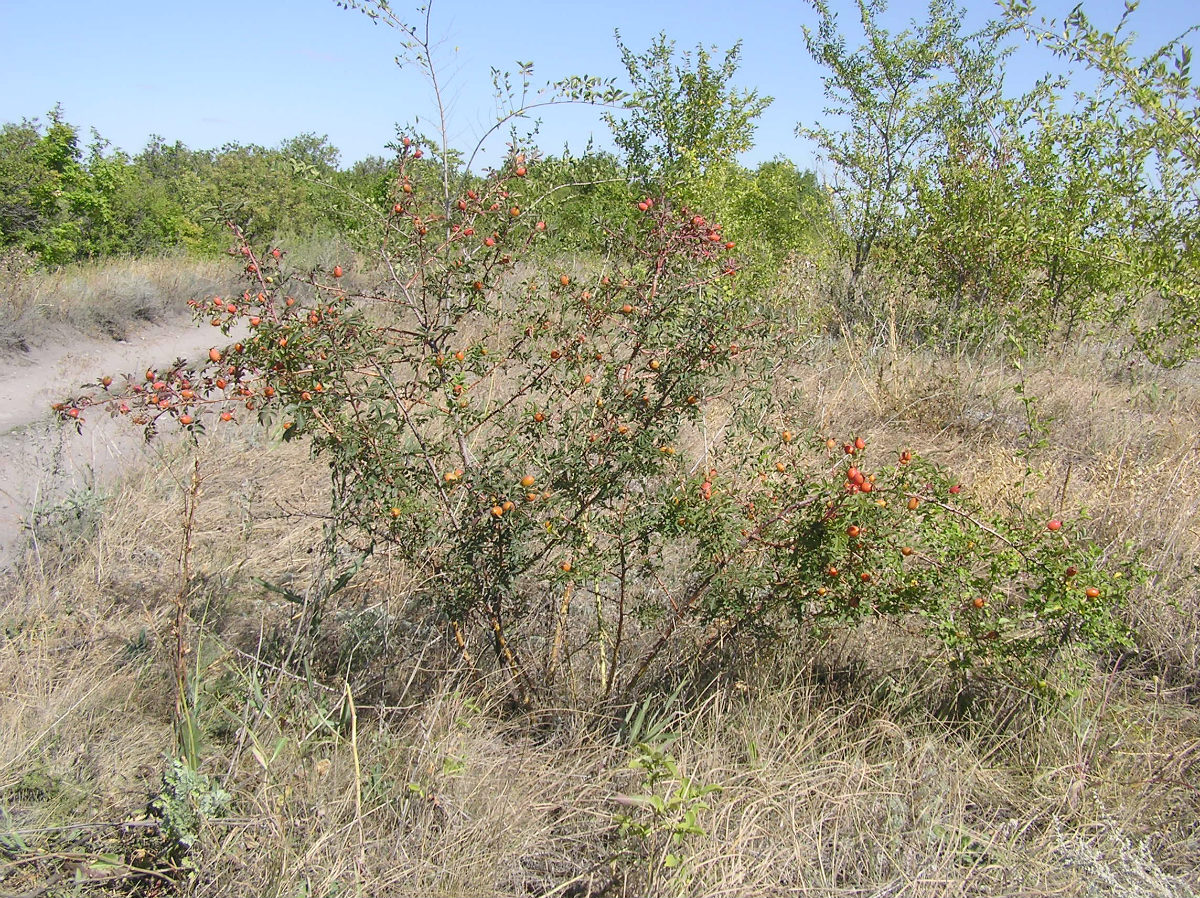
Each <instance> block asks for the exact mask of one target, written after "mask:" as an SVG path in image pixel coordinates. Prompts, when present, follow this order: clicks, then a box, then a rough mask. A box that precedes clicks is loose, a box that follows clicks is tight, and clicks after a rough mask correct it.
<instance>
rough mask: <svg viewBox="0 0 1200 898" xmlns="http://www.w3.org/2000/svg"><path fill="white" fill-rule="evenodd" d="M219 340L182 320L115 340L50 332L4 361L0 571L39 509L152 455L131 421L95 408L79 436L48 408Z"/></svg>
mask: <svg viewBox="0 0 1200 898" xmlns="http://www.w3.org/2000/svg"><path fill="white" fill-rule="evenodd" d="M215 336H216V339H217V340H223V338H222V337H221V335H220V334H216V335H215ZM214 342H215V341H214V334H213V333H212V332H211V329H208V328H200V327H197V326H196V325H195V324H193V323H192V321H191V320H190V319H187V318H181V319H179V320H177V321H174V322H170V323H166V324H162V325H154V326H151V327H147V328H145V329H143V330H141V331H139V332H137V333H136V334H135V335H133V336H131V338H130V339H128V340H121V341H116V342H114V341H112V340H105V339H98V338H95V337H85V336H83V335H81V334H79V333H76V332H74V331H66V330H64V331H59V332H55V333H49V334H46V335H45V336H44V338H43V339H42V340H41V342H40V345H38V346H36V347H34V348H33V349H32V350H31V351H29V352H26V353H14V354H12V355H8V356H3V357H0V459H3V464H2V466H0V567H9V566H11V564H12V563H13V561H14V560H15V559H16V558H17V556H18V553H19V552H20V550H21V548H22V546H23V545H25V544H26V542H27V540H28V524H29V522H30V521H31V520H32V519H33V516H34V513H35V509H37V508H43V509H45V508H48V507H52V506H54V505H55V504H61V503H63V502H64V501H70V500H71V499H72V498H79V497H80V496H83V495H85V494H86V491H89V490H91V489H92V487H93V486H95V485H103V484H104V483H105V482H108V481H110V480H111V479H112V478H113V477H115V476H116V475H117V474H119V473H120V472H122V471H124V470H127V469H128V468H129V467H130V466H131V465H133V464H135V463H137V462H138V461H140V460H142V459H144V458H145V457H146V454H147V453H148V452H149V451H152V450H148V449H147V448H146V447H145V446H144V445H143V443H142V439H141V435H140V431H139V430H138V428H136V427H133V426H131V425H130V424H129V422H127V421H124V420H120V421H116V420H112V419H110V418H109V417H108V416H107V414H105V413H103V412H101V411H99V410H94V411H92V412H90V413H88V414H86V415H85V420H86V426H85V427H84V429H83V433H82V435H80V434H76V433H75V431H74V429H73V428H64V427H60V426H59V424H58V423H57V422H56V420H55V417H54V414H53V413H52V412H51V410H50V405H51V404H52V403H54V402H56V401H59V400H61V399H63V398H65V397H67V396H69V395H71V394H72V393H73V392H75V391H78V390H79V388H80V386H81V385H82V384H84V383H87V382H95V381H96V380H97V379H98V378H99V377H100V376H101V375H102V374H110V375H112V376H113V377H114V378H116V379H117V380H118V381H119V380H120V379H121V376H122V375H124V374H133V373H135V372H139V371H143V370H145V369H146V367H148V366H161V365H164V364H167V363H170V362H172V361H174V360H175V359H176V358H184V359H193V358H199V357H202V356H203V354H204V353H205V352H206V351H207V350H208V348H209V347H210V346H212V345H213V343H214Z"/></svg>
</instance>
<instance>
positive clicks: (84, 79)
mask: <svg viewBox="0 0 1200 898" xmlns="http://www.w3.org/2000/svg"><path fill="white" fill-rule="evenodd" d="M832 2H833V6H834V8H836V9H839V10H841V12H840V16H839V18H840V19H841V20H842V21H844V22H845V23H846V25H847V26H852V25H853V24H854V23H855V21H856V17H855V13H854V6H853V4H852V3H850V2H848V0H832ZM415 5H416V4H415V3H414V4H413V5H412V6H411V7H410V6H407V5H405V3H404V0H394V2H393V7H394V8H395V9H396V10H397V11H398V12H400V13H401V14H407V13H408V11H409V10H410V9H413V8H415ZM925 5H926V4H925V3H920V2H911V0H893V3H892V4H891V5H890V8H889V10H888V17H887V21H888V23H889V24H890V25H894V26H895V27H897V28H898V27H903V25H904V24H905V23H907V22H908V20H910V19H911V18H913V17H914V16H920V15H921V13H922V12H923V10H924V9H925ZM966 5H967V7H968V10H969V12H968V24H971V25H974V24H979V23H981V22H983V21H984V20H986V19H987V18H988V17H990V16H991V15H993V14H994V13H993V10H994V7H993V6H992V5H991V4H990V3H982V2H968V3H967V4H966ZM1073 5H1074V0H1045V2H1043V3H1042V4H1041V5H1040V6H1039V11H1040V12H1041V13H1043V14H1045V15H1047V16H1054V17H1059V18H1061V16H1062V15H1063V14H1064V13H1066V12H1067V11H1069V10H1070V8H1071V7H1072V6H1073ZM1084 8H1085V10H1086V11H1087V12H1088V14H1089V16H1090V17H1091V18H1092V20H1093V21H1094V22H1096V23H1097V24H1098V25H1102V26H1105V27H1111V26H1112V25H1113V24H1115V22H1116V21H1117V18H1118V17H1119V15H1120V13H1121V10H1122V8H1123V2H1122V0H1088V2H1085V7H1084ZM433 11H434V14H433V30H434V33H435V35H438V36H440V38H441V42H440V46H439V56H440V63H441V67H442V69H443V72H444V75H445V77H446V81H447V85H446V86H447V91H446V95H447V96H448V97H449V99H450V109H451V115H452V123H453V125H454V131H453V132H452V134H451V142H452V143H453V144H454V145H456V146H459V147H464V146H467V145H468V144H470V145H473V144H474V142H475V139H476V138H477V137H478V136H479V135H480V134H481V133H482V132H483V131H485V130H486V128H487V127H488V125H489V124H490V121H491V120H492V116H493V110H494V108H495V107H494V103H493V100H492V97H491V86H490V78H489V75H488V72H489V69H490V67H491V66H493V65H494V66H496V67H498V68H501V69H504V68H506V67H507V68H511V67H512V64H513V62H514V61H515V60H518V59H521V60H532V61H534V63H535V71H534V76H535V77H534V80H535V83H538V84H542V83H545V82H546V81H547V80H551V79H556V78H559V77H562V76H564V75H568V74H583V73H587V74H596V75H604V76H611V75H620V74H622V69H621V65H620V57H619V53H618V50H617V47H616V43H615V41H614V38H613V31H614V29H620V32H621V35H622V37H623V39H624V40H625V42H626V43H627V44H628V45H629V46H630V47H632V48H633V49H635V50H639V51H640V50H642V49H644V48H645V47H646V46H647V45H648V44H649V42H650V40H651V39H652V38H653V36H654V35H655V34H657V33H658V32H659V31H666V32H667V34H668V35H669V36H670V37H672V38H673V39H675V40H676V41H677V43H678V44H679V47H680V48H681V49H685V48H692V47H695V45H696V44H697V43H703V44H704V45H706V46H708V45H713V44H715V45H717V46H719V47H721V48H722V49H723V48H726V47H728V46H730V45H731V44H732V43H733V42H734V41H735V40H738V39H741V40H742V41H743V50H742V66H741V69H740V70H739V73H738V82H739V84H740V86H743V87H754V88H757V89H758V90H759V91H760V92H761V93H763V94H767V95H770V96H773V97H774V98H775V102H774V103H773V104H772V106H771V107H770V108H769V109H768V110H767V112H766V114H765V115H764V116H763V118H762V120H761V122H760V126H759V130H758V135H757V146H756V148H755V149H754V150H753V151H752V152H751V153H749V154H747V156H746V157H745V158H744V160H743V161H745V162H747V163H749V164H754V163H756V162H758V161H761V160H764V159H769V158H771V157H772V156H775V155H785V156H788V157H790V158H792V159H794V160H795V161H796V162H797V163H799V164H800V165H802V166H806V167H807V166H812V165H813V159H812V153H811V149H810V147H808V146H807V145H806V144H804V143H802V142H801V141H800V140H798V139H797V138H796V137H795V136H794V129H795V126H796V124H797V122H804V123H806V124H811V123H813V122H815V121H817V120H818V119H820V118H821V115H822V111H821V110H822V107H823V105H824V100H823V96H822V88H821V81H820V77H821V71H820V70H819V68H818V67H817V66H816V65H815V64H814V63H813V62H812V61H811V60H810V59H809V58H808V55H807V53H806V52H805V49H804V39H803V35H802V31H801V29H802V26H803V25H805V24H808V25H812V24H813V23H814V14H813V13H812V11H811V9H810V8H809V7H808V4H807V3H804V2H800V0H791V2H780V0H776V2H766V0H734V2H730V0H722V2H716V0H605V2H592V0H577V2H570V0H558V2H550V0H524V2H521V3H513V2H509V3H494V2H493V3H486V4H485V3H478V2H468V0H435V2H434V8H433ZM1198 19H1200V15H1198V14H1197V13H1196V12H1195V11H1194V8H1193V3H1192V2H1185V0H1144V2H1143V3H1142V6H1141V8H1140V9H1139V10H1138V12H1137V14H1136V18H1135V20H1134V21H1135V23H1136V27H1137V31H1138V33H1139V35H1141V37H1142V41H1141V44H1142V45H1145V46H1149V45H1150V43H1151V42H1162V41H1164V40H1166V39H1167V38H1169V37H1172V36H1174V35H1175V34H1178V33H1179V32H1180V31H1182V30H1183V29H1185V28H1187V27H1189V26H1190V25H1192V24H1195V23H1196V21H1197V20H1198ZM0 34H4V35H6V37H7V39H6V40H5V53H4V54H0V121H6V122H7V121H18V120H20V119H22V118H27V117H34V116H44V114H45V112H46V111H47V110H48V109H50V108H51V107H52V106H53V105H54V104H55V103H61V104H62V106H63V110H64V113H65V116H66V119H67V121H69V122H71V123H72V124H75V125H78V126H81V127H82V128H83V129H84V134H85V138H86V134H87V129H88V128H90V127H95V128H96V129H98V130H99V132H100V133H101V134H102V135H103V136H104V137H105V138H107V139H108V140H110V141H111V142H112V143H113V144H114V145H115V146H118V147H120V148H122V149H125V150H129V151H131V152H136V151H137V150H139V149H141V147H142V146H143V145H144V144H145V142H146V140H147V138H148V136H149V135H151V134H154V133H157V134H160V135H162V136H163V137H165V138H166V139H167V140H168V141H174V140H182V141H183V142H184V143H186V144H187V145H188V146H191V147H193V148H212V147H219V146H221V145H222V144H224V143H227V142H232V141H238V142H242V143H260V144H264V145H268V146H272V145H275V144H278V143H279V142H280V141H281V140H283V139H285V138H288V137H291V136H295V135H296V134H299V133H301V132H315V133H317V134H324V135H328V137H329V139H330V141H331V142H332V143H333V144H334V145H336V146H337V147H338V148H339V149H340V150H341V152H342V160H343V162H344V163H346V162H351V161H353V160H355V159H359V158H362V157H364V156H367V155H369V154H373V153H374V154H381V153H384V152H385V150H384V145H385V144H386V143H387V142H388V141H389V140H390V139H392V137H393V136H394V133H395V123H397V122H400V121H408V120H411V119H412V118H413V117H414V116H421V117H422V118H426V117H427V116H428V113H429V111H430V109H431V106H430V92H429V90H428V88H427V86H426V85H425V83H424V82H423V81H422V80H421V79H420V78H419V77H417V75H416V73H415V71H407V70H400V69H398V68H397V67H396V65H395V63H394V61H393V59H394V57H395V55H396V54H397V53H398V52H399V50H400V46H399V35H398V34H397V33H396V32H394V31H392V30H391V29H387V28H385V27H382V26H373V25H372V24H371V23H370V22H369V21H368V20H367V19H366V18H365V17H364V16H362V15H361V14H360V13H357V12H353V11H347V10H343V9H339V8H338V7H337V6H336V5H335V3H334V2H333V0H204V2H192V3H188V2H172V0H111V2H104V3H101V2H95V0H90V2H82V0H59V2H54V3H51V2H45V0H0ZM1189 42H1190V43H1192V44H1193V46H1195V45H1196V41H1195V40H1194V39H1192V40H1190V41H1189ZM435 58H436V57H435ZM1053 64H1054V63H1053V61H1052V60H1050V59H1049V58H1048V55H1047V54H1045V53H1041V54H1039V53H1038V52H1037V51H1034V50H1029V51H1023V52H1022V54H1021V55H1020V56H1019V57H1018V58H1017V60H1016V62H1015V65H1014V66H1010V69H1012V70H1013V72H1014V74H1015V75H1017V76H1018V77H1020V76H1022V75H1025V76H1029V75H1031V74H1033V73H1035V72H1039V73H1040V72H1041V71H1044V70H1045V69H1046V67H1047V66H1051V65H1053ZM590 134H594V135H595V137H596V139H597V141H598V142H599V143H600V144H601V145H604V144H605V143H606V138H607V131H606V129H605V127H604V125H603V123H602V122H601V121H600V119H599V115H598V113H597V112H596V111H595V110H592V109H564V108H558V109H551V110H547V111H546V112H545V113H544V116H543V126H542V131H541V136H540V138H539V141H538V142H539V145H540V146H541V147H542V148H543V149H544V150H545V151H547V152H558V151H559V150H561V148H562V146H563V144H564V142H569V143H570V145H571V147H572V148H573V149H576V150H579V149H582V147H583V145H584V144H585V143H586V141H587V139H588V136H589V135H590ZM501 145H502V142H501V141H493V147H492V150H493V152H498V151H499V150H500V148H501Z"/></svg>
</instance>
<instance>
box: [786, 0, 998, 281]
mask: <svg viewBox="0 0 1200 898" xmlns="http://www.w3.org/2000/svg"><path fill="white" fill-rule="evenodd" d="M810 3H811V5H812V7H813V9H814V10H815V11H816V13H817V15H818V23H817V29H816V31H815V32H814V31H813V30H811V29H809V28H808V27H807V26H806V27H805V29H804V40H805V45H806V46H807V48H808V52H809V53H810V54H811V55H812V57H813V59H815V60H816V61H817V62H819V63H821V64H822V65H823V66H825V68H826V69H828V70H829V74H828V75H827V76H825V78H824V83H825V94H826V96H827V98H828V99H829V100H830V106H829V107H828V108H827V109H826V110H825V111H826V113H828V114H830V115H837V116H841V117H844V118H845V119H846V121H847V127H846V128H845V129H844V130H836V129H833V128H830V127H805V126H803V125H798V126H797V128H796V133H797V135H799V136H801V137H807V138H810V139H811V140H813V141H815V142H816V144H817V146H818V147H819V148H820V149H821V151H822V152H823V153H824V154H825V156H826V157H827V158H828V160H829V162H830V163H832V165H833V174H832V184H831V186H832V188H833V192H834V198H835V209H836V212H837V214H838V216H839V218H840V219H841V225H842V229H843V231H844V233H845V238H846V240H847V244H848V247H847V250H848V258H849V262H850V270H851V279H852V283H854V284H856V283H857V281H858V280H859V278H860V277H861V276H862V273H863V271H864V269H865V268H866V266H867V263H868V261H869V259H870V257H871V254H872V252H873V251H874V250H875V249H876V247H877V246H878V245H879V244H880V243H881V242H885V241H888V240H891V239H894V238H895V237H896V236H898V226H899V224H900V222H901V219H902V214H903V211H904V209H905V207H906V206H907V204H908V203H909V202H910V200H911V194H912V189H913V176H914V173H915V172H916V171H917V170H918V169H919V167H920V166H921V164H922V163H923V162H924V161H925V159H926V158H927V157H928V156H929V154H931V153H933V152H935V151H936V150H937V148H938V147H940V146H942V145H944V143H945V136H946V134H947V133H948V132H950V131H955V132H957V133H959V134H960V135H963V136H966V137H968V138H970V137H971V136H972V135H976V134H978V133H979V132H981V131H985V130H986V127H987V124H988V123H989V121H990V120H991V118H992V115H993V113H994V110H995V109H996V106H997V104H998V102H999V100H1000V89H1001V84H1002V70H1001V67H1000V63H1001V62H1002V59H1003V56H1004V55H1005V54H1004V52H1002V51H1001V49H1000V41H1001V38H1002V37H1003V35H1004V33H1005V31H1004V29H1003V28H1001V27H999V26H998V25H996V24H995V23H989V24H988V25H986V26H985V27H984V28H983V29H981V30H979V31H977V32H974V33H964V32H963V27H962V20H963V16H964V15H965V10H962V9H959V8H957V7H955V6H954V5H953V3H952V2H950V0H930V3H929V10H928V19H927V20H926V21H925V22H923V23H914V24H913V26H912V28H911V29H909V30H905V31H902V32H900V33H899V34H892V33H890V32H889V31H887V30H886V29H884V28H883V27H881V26H880V25H879V21H878V20H879V17H880V15H881V14H882V13H883V12H884V11H885V10H886V8H887V7H886V2H885V0H857V6H858V12H859V18H860V21H861V23H862V29H863V32H864V35H865V42H864V44H863V45H862V46H861V47H859V48H858V49H856V50H853V51H851V50H849V49H848V48H847V46H846V38H845V36H844V35H842V34H841V33H840V32H839V30H838V25H837V17H836V15H835V14H834V12H833V11H832V10H831V9H830V6H829V4H828V3H827V2H826V0H810Z"/></svg>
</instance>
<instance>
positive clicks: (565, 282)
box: [558, 274, 571, 287]
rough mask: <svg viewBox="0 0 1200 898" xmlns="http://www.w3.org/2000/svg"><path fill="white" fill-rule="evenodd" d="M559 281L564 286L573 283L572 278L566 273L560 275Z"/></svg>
mask: <svg viewBox="0 0 1200 898" xmlns="http://www.w3.org/2000/svg"><path fill="white" fill-rule="evenodd" d="M558 282H559V283H560V284H562V285H563V286H564V287H566V286H567V285H568V284H570V283H571V279H570V278H569V277H567V276H566V275H565V274H564V275H563V276H562V277H560V278H559V279H558Z"/></svg>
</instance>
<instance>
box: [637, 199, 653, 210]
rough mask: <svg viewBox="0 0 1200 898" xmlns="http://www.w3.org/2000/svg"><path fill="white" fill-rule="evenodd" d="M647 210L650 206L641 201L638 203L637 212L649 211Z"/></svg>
mask: <svg viewBox="0 0 1200 898" xmlns="http://www.w3.org/2000/svg"><path fill="white" fill-rule="evenodd" d="M649 209H650V206H649V204H648V203H647V202H646V201H645V200H642V201H641V202H640V203H638V211H639V212H647V211H649Z"/></svg>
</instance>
